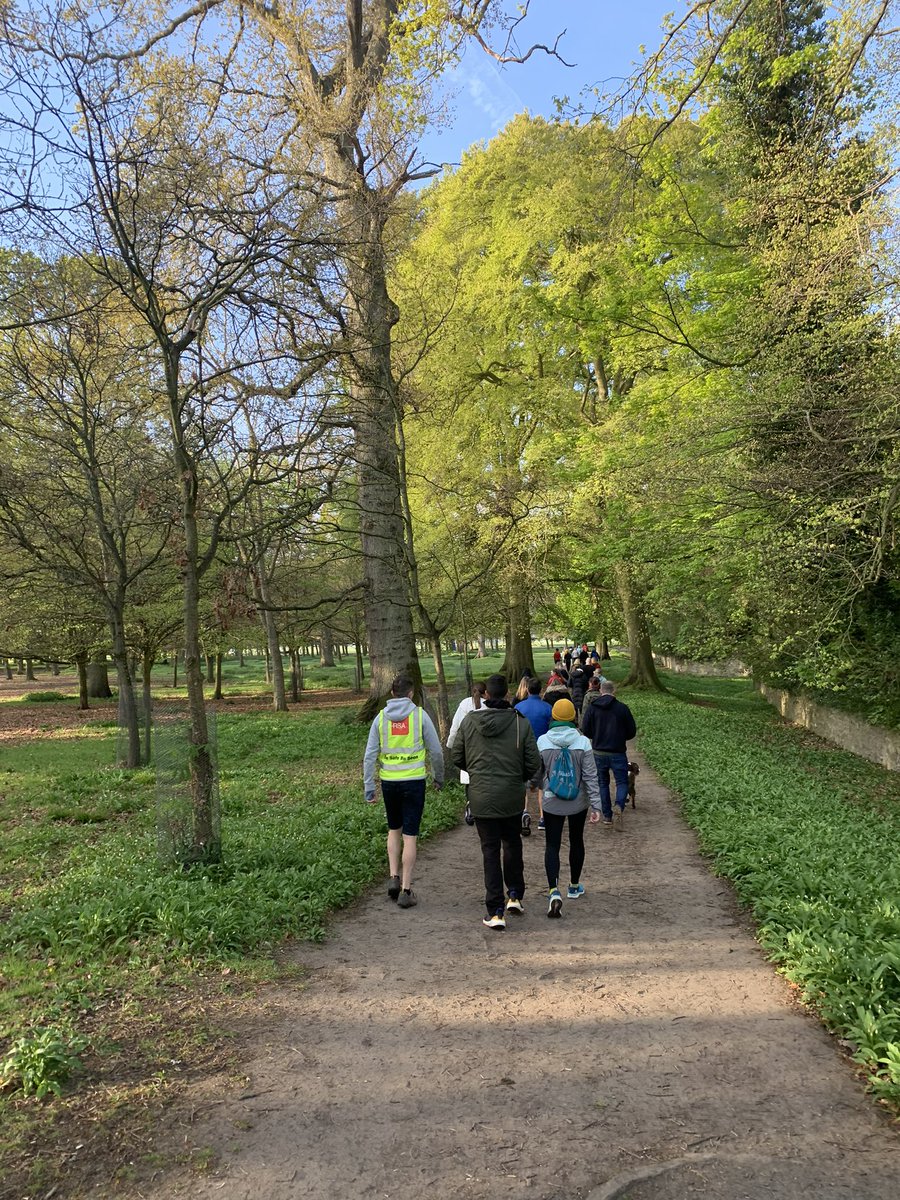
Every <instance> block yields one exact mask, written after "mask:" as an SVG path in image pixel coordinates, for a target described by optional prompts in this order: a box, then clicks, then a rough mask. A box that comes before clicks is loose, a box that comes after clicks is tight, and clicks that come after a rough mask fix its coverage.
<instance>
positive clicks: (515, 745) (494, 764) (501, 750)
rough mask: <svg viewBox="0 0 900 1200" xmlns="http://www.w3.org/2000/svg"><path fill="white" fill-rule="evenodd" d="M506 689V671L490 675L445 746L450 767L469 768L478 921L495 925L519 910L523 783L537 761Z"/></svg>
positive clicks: (528, 727) (528, 731)
mask: <svg viewBox="0 0 900 1200" xmlns="http://www.w3.org/2000/svg"><path fill="white" fill-rule="evenodd" d="M507 690H508V688H507V682H506V676H505V675H491V676H490V678H489V679H488V680H487V699H486V700H485V702H484V705H483V706H482V711H481V712H480V713H478V714H476V713H469V715H468V716H467V717H465V718H464V720H463V723H462V724H461V725H460V727H459V733H458V734H457V736H456V738H455V739H454V742H453V745H452V747H451V748H450V758H451V760H452V762H453V764H454V766H456V767H458V768H459V769H460V770H463V771H468V773H469V806H470V808H471V810H472V816H473V817H474V818H475V828H476V829H477V831H478V837H479V839H480V841H481V853H482V857H483V859H484V889H485V897H484V899H485V906H486V908H487V916H486V917H485V918H484V921H483V923H484V924H485V925H486V926H487V927H488V928H489V929H497V930H500V929H505V928H506V913H516V914H521V913H522V912H523V911H524V909H523V907H522V898H523V896H524V895H525V868H524V864H523V861H522V811H523V809H524V807H525V784H526V782H527V781H528V780H529V779H533V778H534V777H535V776H536V775H537V773H538V770H539V768H540V765H541V756H540V754H538V748H537V739H536V738H535V736H534V731H533V730H532V728H531V724H530V722H529V721H528V719H527V717H525V716H523V715H522V714H521V713H519V712H516V710H515V709H514V708H513V707H512V705H511V704H510V703H509V700H508V699H507ZM501 852H502V854H501ZM504 887H505V889H506V893H505V900H506V903H505V906H504Z"/></svg>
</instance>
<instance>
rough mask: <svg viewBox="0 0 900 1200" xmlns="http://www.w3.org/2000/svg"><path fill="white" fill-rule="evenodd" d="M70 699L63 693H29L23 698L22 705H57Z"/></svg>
mask: <svg viewBox="0 0 900 1200" xmlns="http://www.w3.org/2000/svg"><path fill="white" fill-rule="evenodd" d="M67 699H68V697H67V696H65V695H63V693H62V692H28V693H27V694H26V695H24V696H23V697H22V700H21V703H22V704H57V703H59V701H60V700H67Z"/></svg>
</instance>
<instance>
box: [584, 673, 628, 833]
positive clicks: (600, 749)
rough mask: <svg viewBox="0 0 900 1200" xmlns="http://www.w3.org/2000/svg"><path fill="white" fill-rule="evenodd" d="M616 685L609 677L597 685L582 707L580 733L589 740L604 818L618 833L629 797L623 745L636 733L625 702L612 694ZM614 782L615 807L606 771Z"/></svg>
mask: <svg viewBox="0 0 900 1200" xmlns="http://www.w3.org/2000/svg"><path fill="white" fill-rule="evenodd" d="M615 691H616V685H615V684H614V683H613V682H612V681H611V680H609V679H605V680H604V681H603V683H601V684H600V691H599V693H597V694H594V693H592V694H591V696H590V698H589V701H588V703H587V704H586V705H585V707H584V713H583V714H582V718H581V732H582V733H583V734H584V736H585V737H587V738H590V739H591V745H592V746H593V748H594V758H595V759H596V762H597V777H598V780H599V782H600V803H601V805H602V808H603V821H604V824H606V825H612V827H613V828H614V829H615V830H616V831H617V832H618V833H621V832H622V831H623V829H624V828H625V802H626V800H627V799H628V752H627V747H626V745H625V743H626V742H628V741H630V740H631V738H633V737H634V736H635V734H636V733H637V727H636V725H635V723H634V717H633V716H632V715H631V709H630V708H629V707H628V705H627V704H623V703H622V702H621V700H617V699H616V697H615ZM610 771H612V773H613V778H614V779H615V781H616V803H615V808H613V805H612V803H611V800H610V794H609V772H610Z"/></svg>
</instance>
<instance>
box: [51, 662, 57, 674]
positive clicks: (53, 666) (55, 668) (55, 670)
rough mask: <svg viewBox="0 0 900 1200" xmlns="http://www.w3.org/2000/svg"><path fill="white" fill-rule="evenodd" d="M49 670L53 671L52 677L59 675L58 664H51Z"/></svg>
mask: <svg viewBox="0 0 900 1200" xmlns="http://www.w3.org/2000/svg"><path fill="white" fill-rule="evenodd" d="M50 669H51V670H52V671H53V674H54V675H58V674H59V663H58V662H55V663H51V664H50Z"/></svg>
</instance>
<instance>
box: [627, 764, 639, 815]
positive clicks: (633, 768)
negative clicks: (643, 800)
mask: <svg viewBox="0 0 900 1200" xmlns="http://www.w3.org/2000/svg"><path fill="white" fill-rule="evenodd" d="M640 773H641V768H640V767H639V766H638V765H637V763H633V762H630V763H629V764H628V799H629V800H630V801H631V807H632V808H634V807H635V803H634V781H635V777H636V776H637V775H640Z"/></svg>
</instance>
